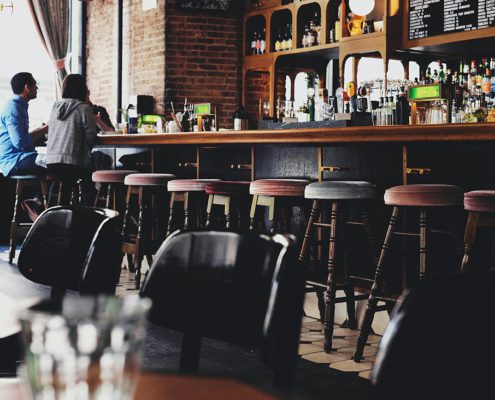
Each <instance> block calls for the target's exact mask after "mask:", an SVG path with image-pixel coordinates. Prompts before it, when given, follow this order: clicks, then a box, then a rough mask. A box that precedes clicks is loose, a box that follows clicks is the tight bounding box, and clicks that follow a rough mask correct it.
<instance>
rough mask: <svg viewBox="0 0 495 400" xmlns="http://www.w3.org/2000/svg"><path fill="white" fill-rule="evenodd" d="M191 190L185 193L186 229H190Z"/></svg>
mask: <svg viewBox="0 0 495 400" xmlns="http://www.w3.org/2000/svg"><path fill="white" fill-rule="evenodd" d="M190 211H191V210H189V192H185V193H184V230H188V229H189V213H190Z"/></svg>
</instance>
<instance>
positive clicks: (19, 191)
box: [9, 179, 23, 264]
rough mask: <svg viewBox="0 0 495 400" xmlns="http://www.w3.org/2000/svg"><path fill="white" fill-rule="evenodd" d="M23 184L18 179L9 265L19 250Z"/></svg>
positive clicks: (11, 229) (11, 230)
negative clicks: (18, 233)
mask: <svg viewBox="0 0 495 400" xmlns="http://www.w3.org/2000/svg"><path fill="white" fill-rule="evenodd" d="M22 186H23V185H22V183H21V181H20V180H19V179H18V180H17V183H16V187H15V201H14V213H13V214H12V222H11V224H10V243H9V245H10V249H9V264H12V261H13V260H14V257H15V250H16V248H17V226H18V223H17V213H18V212H19V207H20V197H21V194H22Z"/></svg>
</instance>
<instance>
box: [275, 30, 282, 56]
mask: <svg viewBox="0 0 495 400" xmlns="http://www.w3.org/2000/svg"><path fill="white" fill-rule="evenodd" d="M281 50H282V32H281V30H280V29H279V30H278V36H277V40H276V41H275V51H281Z"/></svg>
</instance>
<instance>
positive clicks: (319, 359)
mask: <svg viewBox="0 0 495 400" xmlns="http://www.w3.org/2000/svg"><path fill="white" fill-rule="evenodd" d="M301 358H303V359H305V360H308V361H311V362H314V363H318V364H331V363H335V362H339V361H344V360H348V359H349V357H348V356H345V355H343V354H339V353H337V352H332V353H330V354H327V353H325V352H323V351H319V352H318V353H311V354H305V355H303V356H302V357H301Z"/></svg>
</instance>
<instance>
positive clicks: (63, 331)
mask: <svg viewBox="0 0 495 400" xmlns="http://www.w3.org/2000/svg"><path fill="white" fill-rule="evenodd" d="M150 306H151V301H150V300H149V299H143V298H139V297H138V296H128V297H126V298H124V299H121V298H117V297H114V296H98V297H90V296H81V297H68V296H66V297H65V298H64V299H63V300H62V301H53V300H45V301H42V302H41V303H39V304H37V305H35V306H33V307H31V308H29V309H27V310H23V311H22V312H21V313H20V315H19V319H20V323H21V327H22V334H23V339H24V345H25V365H23V366H22V367H21V371H20V375H21V376H24V378H25V379H26V383H27V384H28V386H29V388H30V391H31V394H32V398H33V399H34V400H47V399H66V400H71V399H77V400H103V399H105V400H130V399H132V396H133V392H134V388H135V385H136V377H137V372H138V369H139V364H140V355H141V354H140V350H141V344H142V340H143V338H144V321H145V316H146V313H147V312H148V310H149V308H150Z"/></svg>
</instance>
